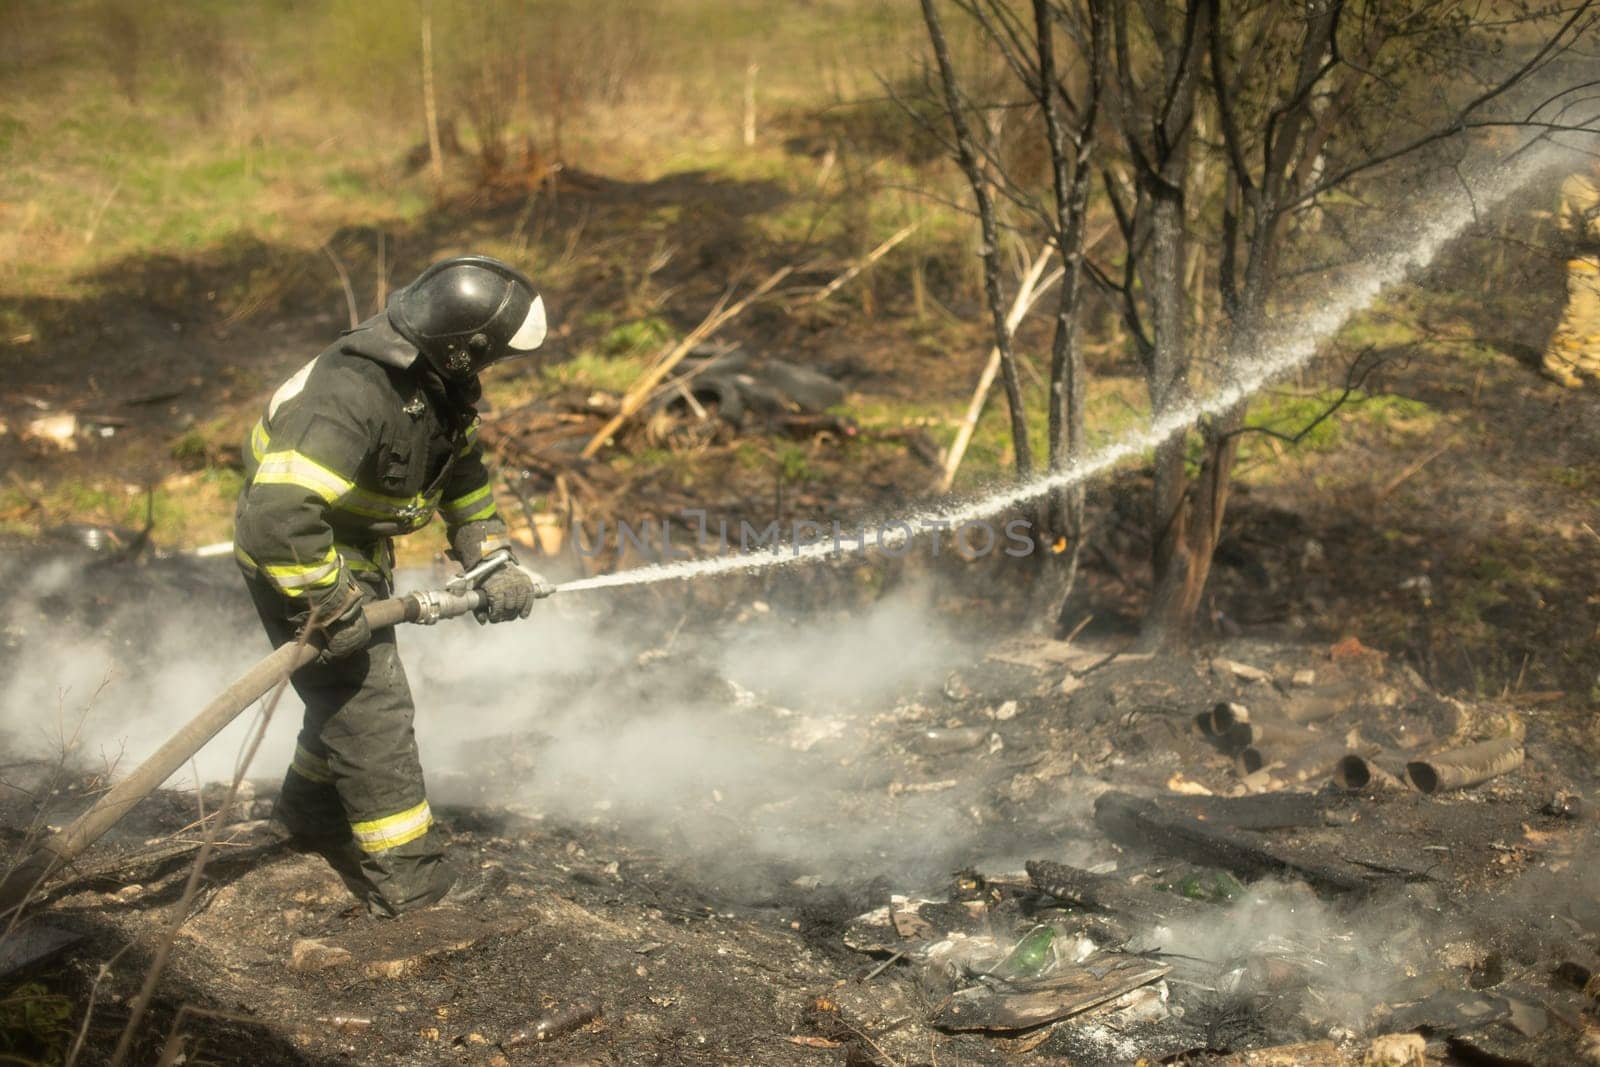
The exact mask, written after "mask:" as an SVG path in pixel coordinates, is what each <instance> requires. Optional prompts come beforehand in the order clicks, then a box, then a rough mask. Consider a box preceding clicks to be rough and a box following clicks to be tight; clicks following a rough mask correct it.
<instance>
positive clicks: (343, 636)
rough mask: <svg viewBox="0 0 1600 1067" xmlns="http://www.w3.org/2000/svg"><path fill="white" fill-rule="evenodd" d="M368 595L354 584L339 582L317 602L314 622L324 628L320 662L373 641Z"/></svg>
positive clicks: (318, 626)
mask: <svg viewBox="0 0 1600 1067" xmlns="http://www.w3.org/2000/svg"><path fill="white" fill-rule="evenodd" d="M365 607H366V597H364V596H362V595H361V591H360V590H359V589H357V588H356V587H355V586H354V585H353V584H344V583H341V584H340V585H338V586H336V587H335V589H334V592H333V593H331V594H330V595H328V596H327V597H325V598H323V600H322V601H321V602H320V603H319V604H317V605H315V606H314V608H313V612H312V620H313V624H314V625H315V626H316V627H317V628H318V629H320V630H321V632H322V651H321V652H320V653H318V655H317V662H319V663H332V662H333V661H334V660H338V659H344V658H345V657H346V656H349V655H352V654H354V653H356V652H359V651H361V650H362V649H363V648H366V647H367V646H368V645H369V644H371V643H372V627H371V625H369V624H368V623H367V613H366V611H365V610H364V609H365Z"/></svg>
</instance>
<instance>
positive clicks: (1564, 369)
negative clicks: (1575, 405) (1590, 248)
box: [1541, 256, 1600, 388]
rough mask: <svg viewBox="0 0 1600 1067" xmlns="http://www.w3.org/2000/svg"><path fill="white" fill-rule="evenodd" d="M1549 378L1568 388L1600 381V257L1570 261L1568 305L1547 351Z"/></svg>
mask: <svg viewBox="0 0 1600 1067" xmlns="http://www.w3.org/2000/svg"><path fill="white" fill-rule="evenodd" d="M1541 369H1542V370H1543V371H1544V374H1545V376H1546V377H1548V378H1550V379H1552V380H1554V381H1557V382H1560V383H1561V384H1562V385H1565V386H1567V387H1569V388H1577V387H1578V386H1580V385H1582V384H1583V381H1584V379H1585V378H1587V379H1590V380H1591V381H1596V382H1600V258H1597V257H1594V256H1582V257H1578V258H1575V259H1571V260H1568V261H1567V304H1566V307H1564V308H1563V309H1562V311H1561V322H1560V323H1559V324H1558V325H1557V326H1556V330H1555V333H1553V334H1552V335H1551V336H1550V344H1549V346H1548V347H1547V348H1546V349H1545V353H1544V365H1543V367H1542V368H1541Z"/></svg>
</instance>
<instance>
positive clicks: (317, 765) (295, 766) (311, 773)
mask: <svg viewBox="0 0 1600 1067" xmlns="http://www.w3.org/2000/svg"><path fill="white" fill-rule="evenodd" d="M289 769H290V770H292V771H294V773H296V774H298V775H299V776H300V777H302V778H304V779H305V780H306V781H308V782H317V783H319V784H321V785H328V784H330V783H331V782H332V781H333V772H332V771H331V770H329V769H328V761H327V759H326V758H324V757H322V756H319V755H317V754H316V753H315V752H312V751H311V750H310V749H308V748H306V747H305V746H304V745H302V744H299V743H296V744H295V746H294V761H293V762H292V763H290V764H289Z"/></svg>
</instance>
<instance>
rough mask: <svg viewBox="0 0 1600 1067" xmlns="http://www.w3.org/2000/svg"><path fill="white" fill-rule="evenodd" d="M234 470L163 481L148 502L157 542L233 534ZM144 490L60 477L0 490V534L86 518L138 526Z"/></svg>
mask: <svg viewBox="0 0 1600 1067" xmlns="http://www.w3.org/2000/svg"><path fill="white" fill-rule="evenodd" d="M242 486H243V479H242V477H241V475H240V474H239V472H237V471H234V470H230V469H227V468H221V467H208V468H205V469H203V470H200V471H195V472H193V473H189V474H182V475H177V476H175V477H172V478H168V479H166V480H165V481H164V482H162V483H161V484H159V485H157V486H156V487H155V492H154V496H153V499H152V500H151V503H150V506H151V508H152V511H153V518H154V520H155V529H154V532H153V534H152V537H153V538H154V539H155V542H156V543H157V544H158V545H162V546H168V547H185V546H193V545H200V544H208V543H211V542H214V541H226V540H228V539H229V538H230V537H232V535H233V508H234V502H235V501H236V500H237V499H238V496H239V490H240V489H241V488H242ZM145 509H146V494H145V490H144V489H143V488H142V487H139V486H133V485H127V484H123V483H116V482H105V481H97V480H89V479H78V478H61V479H57V480H56V481H54V482H52V483H50V484H48V485H43V486H31V485H30V486H26V487H21V486H17V485H10V486H7V487H4V488H0V532H5V533H11V534H21V535H24V536H35V535H37V534H38V533H39V532H40V531H42V530H45V529H48V528H50V527H52V526H59V525H62V524H64V523H72V522H88V523H104V524H108V525H112V526H121V527H125V528H127V529H131V530H140V529H143V528H144V524H145V515H146V511H145Z"/></svg>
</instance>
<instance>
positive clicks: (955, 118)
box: [922, 0, 1033, 478]
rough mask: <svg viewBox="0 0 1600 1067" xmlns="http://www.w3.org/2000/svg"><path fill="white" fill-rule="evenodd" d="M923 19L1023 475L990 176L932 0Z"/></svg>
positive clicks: (1021, 426)
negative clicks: (975, 238)
mask: <svg viewBox="0 0 1600 1067" xmlns="http://www.w3.org/2000/svg"><path fill="white" fill-rule="evenodd" d="M922 18H923V21H924V22H926V23H927V25H928V39H929V40H930V41H931V42H932V44H933V55H934V59H935V60H936V61H937V62H938V65H939V80H940V82H941V83H942V85H943V88H944V106H945V111H946V113H947V114H948V116H949V119H950V128H951V130H952V132H953V133H954V134H955V141H956V162H958V163H959V164H960V165H961V172H962V173H963V174H965V175H966V178H967V184H969V185H970V186H972V197H973V199H974V200H975V201H976V202H977V205H978V224H979V227H980V235H981V240H982V242H983V244H982V247H981V249H980V254H981V255H982V257H983V293H984V300H985V302H986V303H987V304H988V305H989V314H990V317H991V318H992V319H993V320H994V343H995V347H996V348H998V349H999V350H1000V372H1001V377H1002V380H1003V381H1004V383H1005V390H1006V404H1007V406H1008V407H1009V408H1010V412H1011V443H1012V448H1013V449H1014V451H1015V453H1016V466H1017V475H1018V477H1021V478H1026V477H1028V476H1029V475H1030V474H1032V473H1033V451H1032V449H1031V448H1030V447H1029V445H1028V418H1027V412H1026V411H1025V410H1024V409H1023V406H1022V384H1021V381H1020V380H1019V378H1018V376H1017V360H1016V355H1015V353H1014V352H1013V350H1012V347H1011V330H1010V329H1009V328H1008V327H1007V326H1006V304H1005V299H1004V297H1003V296H1002V295H1001V292H1000V261H999V257H1000V234H999V225H998V224H997V223H996V221H995V211H994V197H993V195H992V194H991V193H990V190H989V183H988V179H986V178H985V177H984V174H983V169H982V168H981V167H980V166H979V164H978V152H977V148H976V147H975V144H974V141H973V137H972V127H971V125H970V124H969V123H968V122H967V116H966V112H965V110H963V108H962V104H961V92H960V88H959V83H958V82H957V81H956V71H955V65H954V64H953V63H952V62H951V61H950V46H949V44H948V43H947V42H946V40H945V35H944V25H943V23H942V22H941V21H940V19H939V12H938V9H937V8H936V7H935V6H934V0H922Z"/></svg>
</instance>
